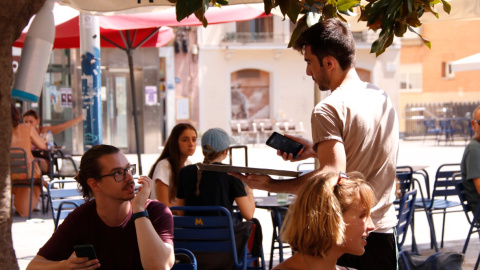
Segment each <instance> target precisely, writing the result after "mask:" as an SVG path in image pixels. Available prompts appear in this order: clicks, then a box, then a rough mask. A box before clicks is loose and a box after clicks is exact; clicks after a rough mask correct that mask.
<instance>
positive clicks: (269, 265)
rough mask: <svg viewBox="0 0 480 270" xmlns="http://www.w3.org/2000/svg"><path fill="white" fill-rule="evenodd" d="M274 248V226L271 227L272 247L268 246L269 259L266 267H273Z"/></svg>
mask: <svg viewBox="0 0 480 270" xmlns="http://www.w3.org/2000/svg"><path fill="white" fill-rule="evenodd" d="M274 248H275V227H274V228H273V235H272V247H271V248H270V261H269V262H268V269H272V268H273V251H274Z"/></svg>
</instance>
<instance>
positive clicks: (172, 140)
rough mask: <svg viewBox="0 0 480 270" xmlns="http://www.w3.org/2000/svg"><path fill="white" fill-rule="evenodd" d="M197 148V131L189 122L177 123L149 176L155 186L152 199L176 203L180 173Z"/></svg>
mask: <svg viewBox="0 0 480 270" xmlns="http://www.w3.org/2000/svg"><path fill="white" fill-rule="evenodd" d="M196 148H197V131H196V130H195V127H193V126H192V125H190V124H188V123H180V124H177V125H176V126H175V127H174V128H173V129H172V132H171V134H170V136H169V138H168V139H167V142H166V143H165V147H164V148H163V151H162V154H161V155H160V157H159V158H158V159H157V160H156V161H155V163H154V164H153V166H152V168H151V169H150V172H149V173H148V177H150V178H151V179H153V181H154V188H153V190H152V193H151V194H150V199H157V200H158V201H160V202H163V203H164V204H166V205H167V206H168V207H170V206H172V205H176V204H177V203H176V200H175V199H176V196H177V186H178V184H177V183H178V173H179V171H180V169H181V168H183V167H184V166H185V165H190V164H192V162H191V161H190V160H189V159H188V157H189V156H192V155H193V154H194V153H195V150H196Z"/></svg>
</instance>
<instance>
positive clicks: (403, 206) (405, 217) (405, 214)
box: [396, 190, 417, 270]
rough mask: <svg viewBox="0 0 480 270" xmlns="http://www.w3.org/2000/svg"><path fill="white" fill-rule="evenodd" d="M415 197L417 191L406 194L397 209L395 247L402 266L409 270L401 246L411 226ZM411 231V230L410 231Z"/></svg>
mask: <svg viewBox="0 0 480 270" xmlns="http://www.w3.org/2000/svg"><path fill="white" fill-rule="evenodd" d="M416 197H417V190H412V191H409V192H406V193H405V194H404V195H403V196H402V198H401V199H400V206H399V208H398V215H397V217H398V223H397V227H396V229H397V247H398V256H399V258H400V259H402V261H403V264H404V265H405V267H406V268H407V270H410V267H409V266H408V262H407V258H406V256H405V252H404V251H403V250H402V246H403V244H404V243H405V239H406V238H407V231H408V227H409V226H410V224H411V221H412V216H413V213H414V211H415V198H416ZM412 231H413V230H412Z"/></svg>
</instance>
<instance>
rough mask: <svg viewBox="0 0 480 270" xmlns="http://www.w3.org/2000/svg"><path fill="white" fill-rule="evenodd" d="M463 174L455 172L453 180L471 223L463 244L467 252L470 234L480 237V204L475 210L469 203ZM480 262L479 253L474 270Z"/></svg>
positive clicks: (464, 250) (463, 251)
mask: <svg viewBox="0 0 480 270" xmlns="http://www.w3.org/2000/svg"><path fill="white" fill-rule="evenodd" d="M461 178H462V175H461V174H455V175H454V176H453V181H454V182H455V189H456V191H457V194H458V197H459V198H460V202H461V203H462V208H463V212H465V216H466V217H467V221H468V223H470V229H469V230H468V235H467V238H466V239H465V244H464V245H463V249H462V253H463V254H465V253H466V252H467V248H468V243H469V242H470V236H471V235H472V234H474V233H477V234H478V237H479V238H480V220H479V219H480V205H479V206H477V209H476V210H475V212H473V210H474V209H472V208H471V207H470V205H468V202H467V198H466V196H465V189H464V188H463V183H462V180H461ZM459 179H460V180H459ZM479 263H480V253H479V254H478V257H477V261H476V263H475V267H474V270H476V269H478V265H479Z"/></svg>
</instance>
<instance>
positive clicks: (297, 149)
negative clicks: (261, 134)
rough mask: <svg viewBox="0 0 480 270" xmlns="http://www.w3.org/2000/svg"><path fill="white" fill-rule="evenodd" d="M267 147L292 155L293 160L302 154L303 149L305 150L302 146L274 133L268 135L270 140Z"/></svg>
mask: <svg viewBox="0 0 480 270" xmlns="http://www.w3.org/2000/svg"><path fill="white" fill-rule="evenodd" d="M267 145H268V146H270V147H272V148H275V149H277V150H280V151H281V152H286V153H289V154H292V155H293V158H297V157H298V156H299V155H300V154H301V153H302V152H303V149H305V146H304V145H303V144H301V143H299V142H296V141H294V140H292V139H290V138H287V137H285V136H283V135H282V134H280V133H278V132H275V131H274V132H273V133H272V135H270V138H268V140H267Z"/></svg>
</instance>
